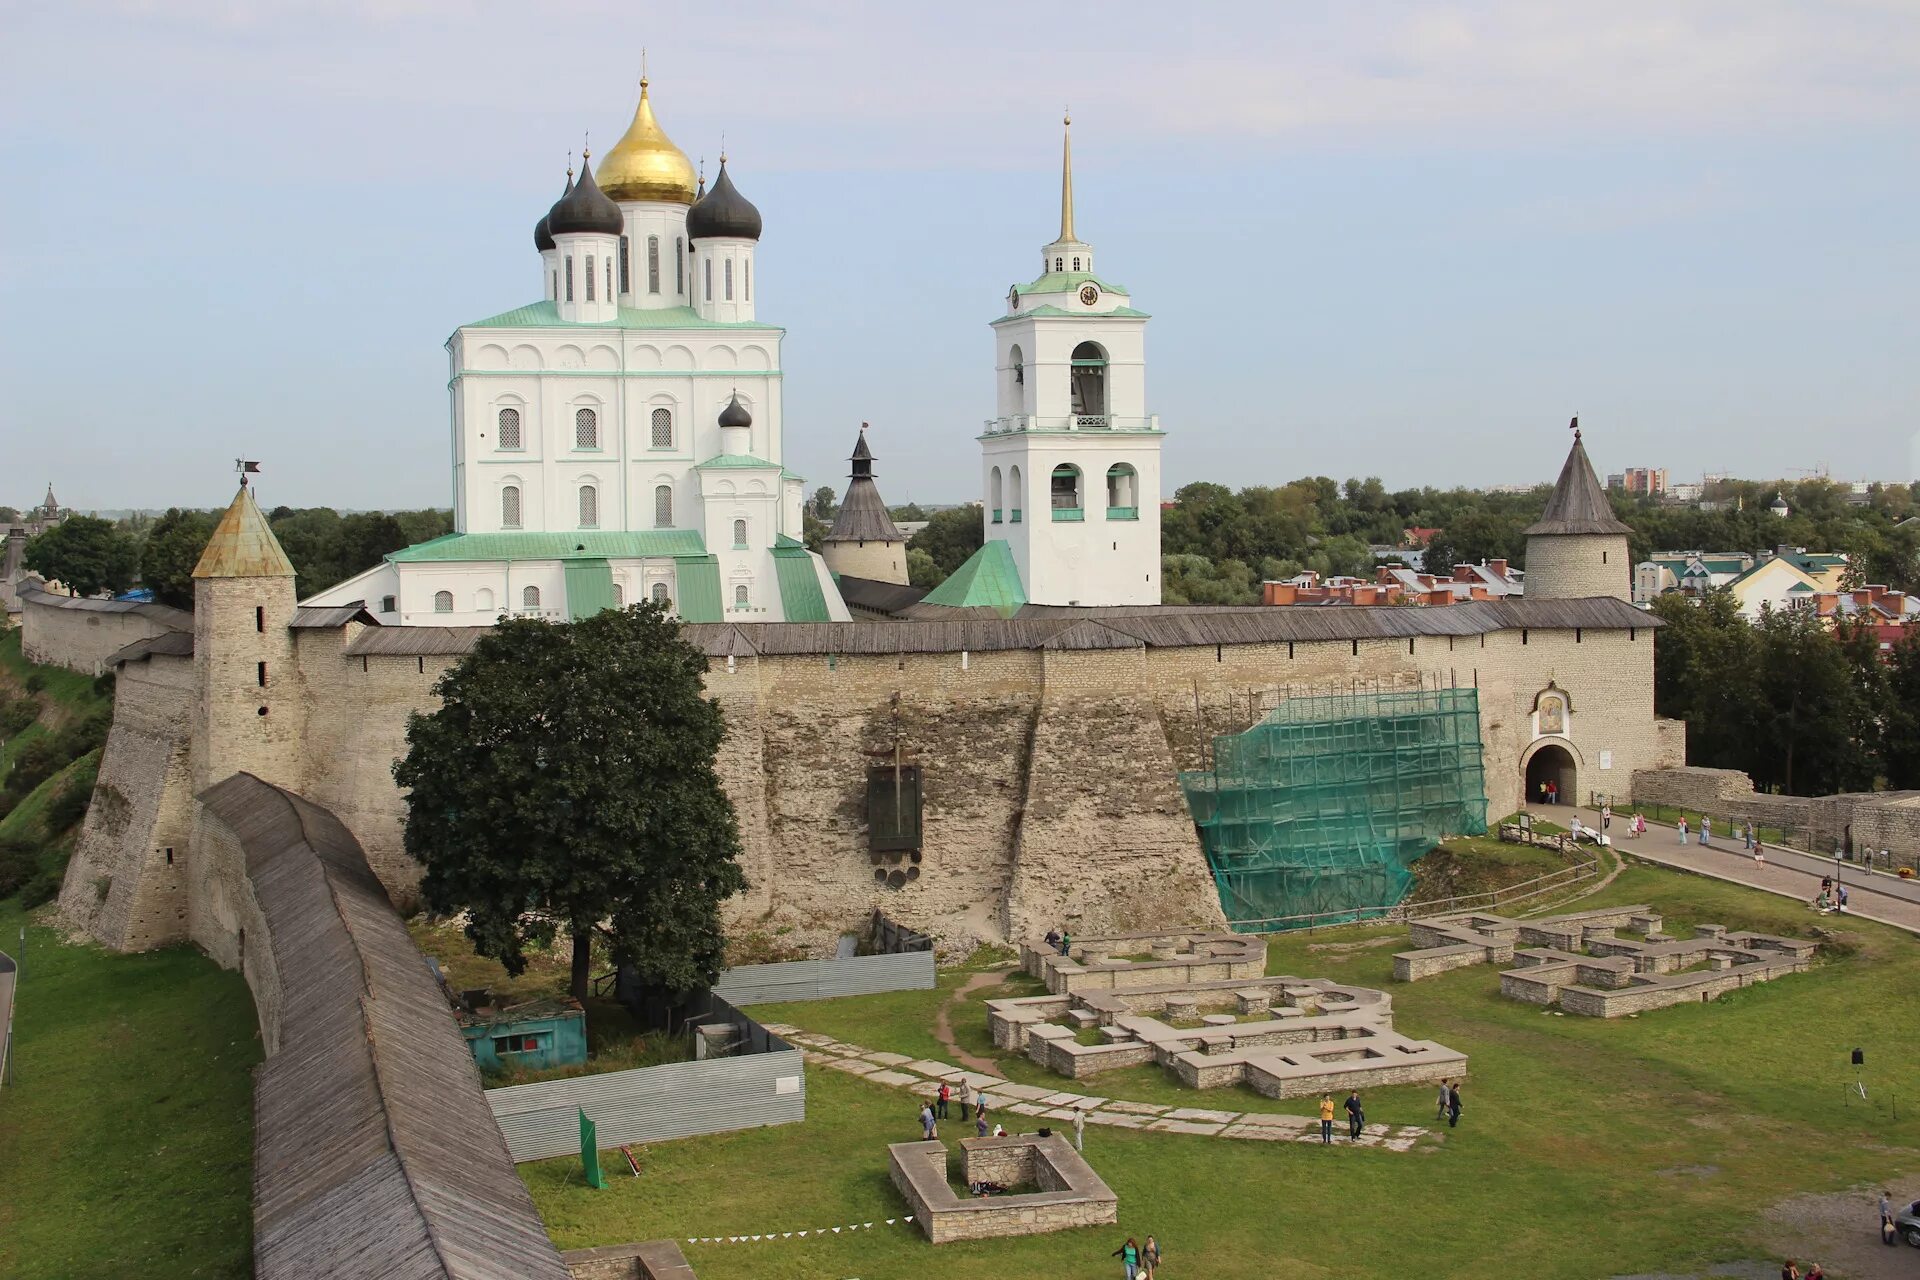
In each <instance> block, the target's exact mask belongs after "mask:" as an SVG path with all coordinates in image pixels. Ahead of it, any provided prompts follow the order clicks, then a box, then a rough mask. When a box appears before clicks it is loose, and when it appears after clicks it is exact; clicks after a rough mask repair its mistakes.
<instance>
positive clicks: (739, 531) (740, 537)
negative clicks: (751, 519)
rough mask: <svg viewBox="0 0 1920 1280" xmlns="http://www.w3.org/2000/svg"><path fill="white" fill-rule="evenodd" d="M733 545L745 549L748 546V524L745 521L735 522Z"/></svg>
mask: <svg viewBox="0 0 1920 1280" xmlns="http://www.w3.org/2000/svg"><path fill="white" fill-rule="evenodd" d="M733 545H734V546H736V547H744V546H746V545H747V522H746V521H745V520H735V521H734V522H733Z"/></svg>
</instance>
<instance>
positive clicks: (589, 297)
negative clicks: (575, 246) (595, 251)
mask: <svg viewBox="0 0 1920 1280" xmlns="http://www.w3.org/2000/svg"><path fill="white" fill-rule="evenodd" d="M587 301H588V302H592V301H593V255H592V254H588V255H587Z"/></svg>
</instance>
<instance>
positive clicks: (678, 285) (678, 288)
mask: <svg viewBox="0 0 1920 1280" xmlns="http://www.w3.org/2000/svg"><path fill="white" fill-rule="evenodd" d="M686 251H687V242H686V241H684V240H682V239H681V238H680V237H679V236H675V237H674V238H673V291H674V293H675V294H682V293H685V292H686V291H687V252H686Z"/></svg>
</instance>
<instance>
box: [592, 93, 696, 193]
mask: <svg viewBox="0 0 1920 1280" xmlns="http://www.w3.org/2000/svg"><path fill="white" fill-rule="evenodd" d="M595 177H596V178H598V180H599V182H600V189H601V190H602V191H604V192H606V193H607V194H608V195H610V196H612V197H613V198H614V199H615V200H620V201H629V200H661V201H667V202H669V203H672V204H692V203H693V195H694V192H693V162H692V161H691V160H689V159H687V153H686V152H684V151H682V150H681V149H680V148H678V147H676V146H674V145H673V142H672V141H671V140H670V139H669V138H668V137H667V135H666V134H665V133H664V132H663V131H662V130H661V128H660V123H659V122H658V121H657V120H655V119H654V118H653V103H652V102H651V101H650V100H649V99H648V97H647V82H646V81H645V80H644V79H643V80H641V81H640V105H639V106H638V107H635V108H634V111H633V123H632V124H630V125H628V126H627V131H626V133H625V134H624V135H622V136H621V138H620V141H618V142H616V143H614V144H613V148H612V149H611V150H609V151H608V152H607V153H606V154H605V155H603V156H601V157H600V168H599V171H598V172H597V173H596V174H595Z"/></svg>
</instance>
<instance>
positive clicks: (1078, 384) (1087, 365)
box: [1070, 342, 1111, 430]
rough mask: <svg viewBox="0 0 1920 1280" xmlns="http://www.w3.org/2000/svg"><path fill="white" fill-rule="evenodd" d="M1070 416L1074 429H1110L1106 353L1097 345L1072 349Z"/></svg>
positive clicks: (1085, 344) (1086, 344)
mask: <svg viewBox="0 0 1920 1280" xmlns="http://www.w3.org/2000/svg"><path fill="white" fill-rule="evenodd" d="M1070 377H1071V383H1070V385H1071V387H1072V392H1073V415H1074V423H1073V425H1074V426H1075V427H1076V428H1079V429H1081V430H1085V429H1086V428H1089V427H1096V428H1097V427H1105V426H1109V425H1111V422H1110V420H1109V419H1108V417H1107V353H1106V351H1105V350H1103V349H1102V348H1101V346H1100V344H1099V343H1097V342H1083V343H1081V344H1080V345H1079V346H1077V347H1075V348H1074V349H1073V367H1072V370H1071V374H1070Z"/></svg>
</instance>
